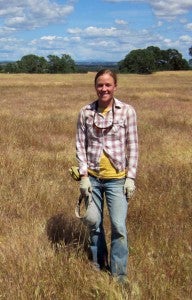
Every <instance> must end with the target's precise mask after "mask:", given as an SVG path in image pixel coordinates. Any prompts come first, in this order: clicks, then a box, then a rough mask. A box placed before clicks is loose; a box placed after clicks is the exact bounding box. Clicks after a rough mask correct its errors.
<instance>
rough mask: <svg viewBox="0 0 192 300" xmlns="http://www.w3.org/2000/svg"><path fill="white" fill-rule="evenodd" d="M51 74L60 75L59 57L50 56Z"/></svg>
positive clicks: (49, 67)
mask: <svg viewBox="0 0 192 300" xmlns="http://www.w3.org/2000/svg"><path fill="white" fill-rule="evenodd" d="M48 71H49V73H60V58H59V57H58V56H57V55H48Z"/></svg>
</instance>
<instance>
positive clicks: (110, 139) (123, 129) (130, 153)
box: [76, 98, 138, 178]
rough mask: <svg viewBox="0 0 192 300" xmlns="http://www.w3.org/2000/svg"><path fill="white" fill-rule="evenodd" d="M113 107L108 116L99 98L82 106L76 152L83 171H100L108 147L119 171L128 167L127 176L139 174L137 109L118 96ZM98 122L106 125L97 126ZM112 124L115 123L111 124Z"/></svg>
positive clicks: (108, 153) (109, 153) (78, 123)
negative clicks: (100, 111) (99, 104)
mask: <svg viewBox="0 0 192 300" xmlns="http://www.w3.org/2000/svg"><path fill="white" fill-rule="evenodd" d="M113 110H114V111H113ZM113 110H112V109H111V110H110V111H109V112H108V113H107V114H106V116H105V117H104V116H103V115H102V114H99V113H98V112H97V101H94V102H92V103H91V104H88V105H86V106H84V107H83V108H82V109H81V110H80V113H79V116H78V122H77V133H76V156H77V161H78V165H79V171H80V174H81V175H86V174H87V173H88V169H91V170H94V171H99V161H100V157H101V155H102V153H103V151H105V153H106V154H107V155H108V157H109V159H110V161H111V163H112V164H113V166H114V167H115V169H116V170H117V171H119V172H120V171H124V170H127V177H130V178H135V177H136V169H137V161H138V136H137V118H136V113H135V110H134V108H133V107H132V106H131V105H128V104H126V103H124V102H121V101H119V100H118V99H116V98H115V99H114V107H113ZM98 123H100V124H103V125H104V126H99V127H102V129H100V128H99V129H98V127H97V126H95V124H97V125H98ZM108 124H112V126H111V127H109V126H108ZM105 127H106V128H105Z"/></svg>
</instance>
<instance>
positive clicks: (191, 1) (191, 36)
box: [0, 0, 192, 62]
mask: <svg viewBox="0 0 192 300" xmlns="http://www.w3.org/2000/svg"><path fill="white" fill-rule="evenodd" d="M148 46H157V47H159V48H160V49H161V50H167V49H170V48H171V49H176V50H178V51H179V52H180V53H181V54H182V55H183V58H185V59H187V60H189V59H190V56H189V48H190V47H191V46H192V0H63V1H61V0H55V1H50V0H41V1H39V0H6V1H5V0H0V61H7V60H9V61H10V60H11V61H16V60H20V59H21V58H22V57H23V56H24V55H28V54H35V55H38V56H43V57H45V58H47V56H48V55H57V56H61V55H62V54H68V55H70V56H71V58H72V59H73V60H74V61H76V62H79V61H82V62H83V61H106V62H110V61H113V62H118V61H120V60H122V59H124V58H125V56H126V55H127V54H128V53H129V52H130V51H132V50H135V49H145V48H146V47H148Z"/></svg>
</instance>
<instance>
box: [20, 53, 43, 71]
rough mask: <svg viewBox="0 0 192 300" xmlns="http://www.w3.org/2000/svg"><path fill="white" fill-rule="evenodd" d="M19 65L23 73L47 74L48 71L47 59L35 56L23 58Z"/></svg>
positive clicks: (30, 55)
mask: <svg viewBox="0 0 192 300" xmlns="http://www.w3.org/2000/svg"><path fill="white" fill-rule="evenodd" d="M17 63H18V66H19V69H20V71H21V72H23V73H45V72H46V69H47V61H46V59H45V58H44V57H42V56H37V55H34V54H29V55H25V56H23V57H22V58H21V60H20V61H18V62H17Z"/></svg>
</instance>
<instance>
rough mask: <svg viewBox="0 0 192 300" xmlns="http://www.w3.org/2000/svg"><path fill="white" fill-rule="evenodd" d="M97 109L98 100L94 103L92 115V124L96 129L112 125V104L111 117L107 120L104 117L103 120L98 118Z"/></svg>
mask: <svg viewBox="0 0 192 300" xmlns="http://www.w3.org/2000/svg"><path fill="white" fill-rule="evenodd" d="M97 110H98V102H97V103H96V110H95V113H94V117H93V124H94V126H95V127H97V128H98V129H108V128H112V127H113V125H114V104H113V106H112V119H111V120H109V121H107V120H105V118H104V119H103V120H98V117H97V116H98V113H97ZM100 119H101V118H100Z"/></svg>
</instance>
